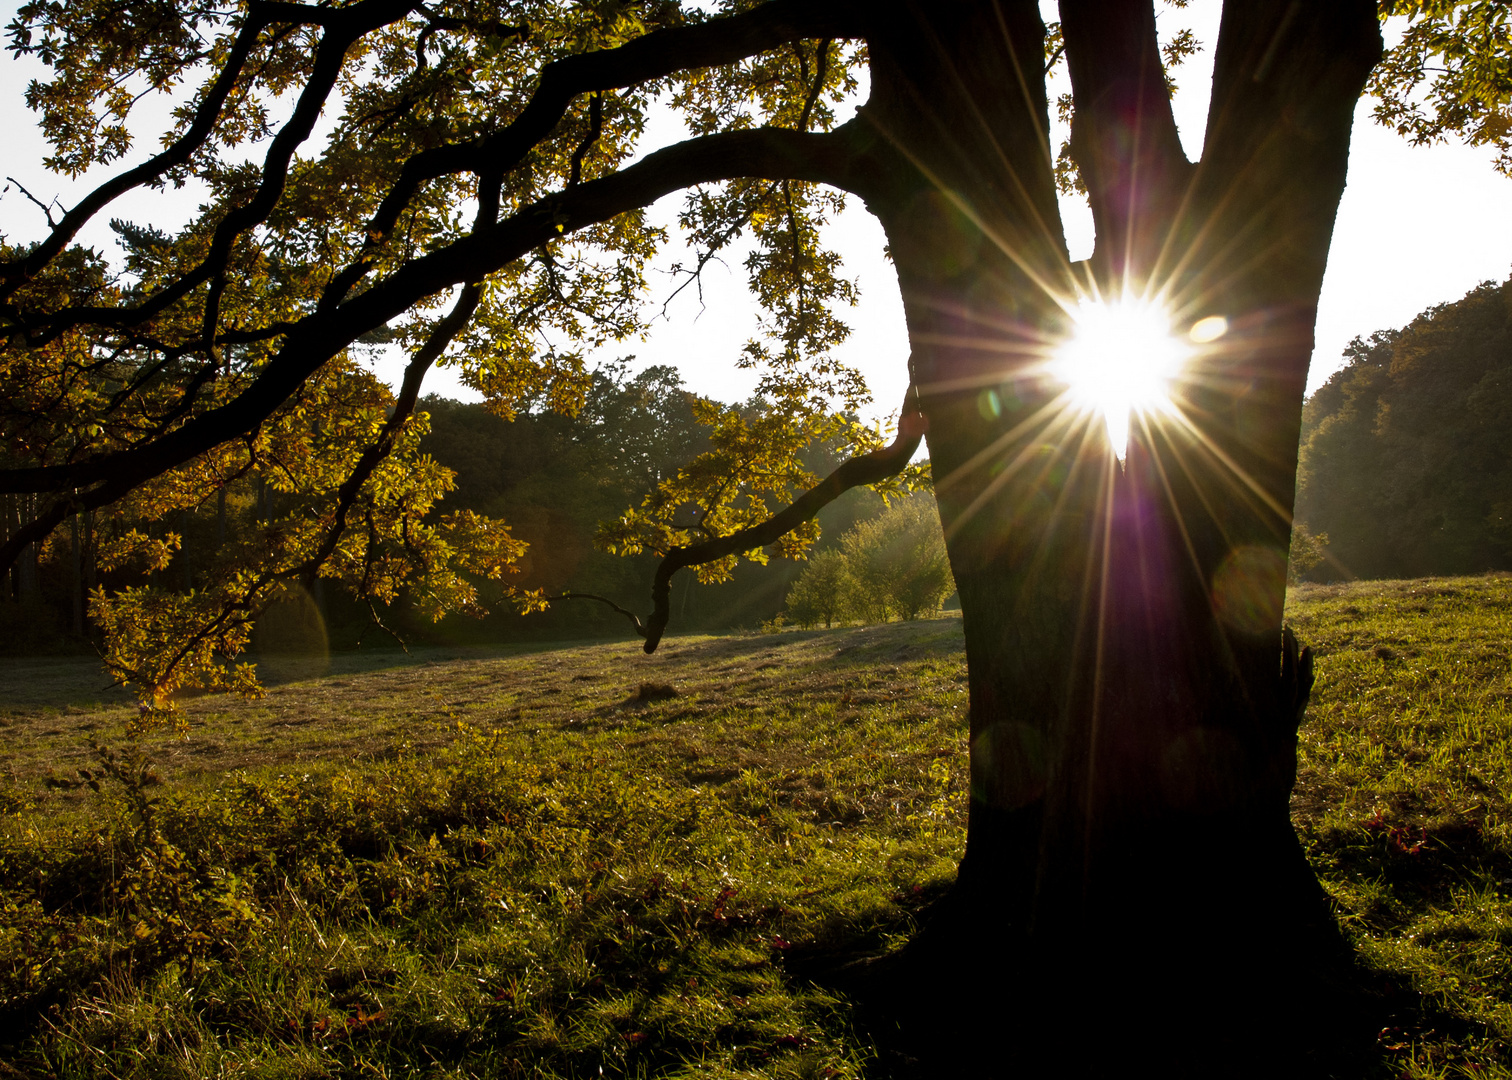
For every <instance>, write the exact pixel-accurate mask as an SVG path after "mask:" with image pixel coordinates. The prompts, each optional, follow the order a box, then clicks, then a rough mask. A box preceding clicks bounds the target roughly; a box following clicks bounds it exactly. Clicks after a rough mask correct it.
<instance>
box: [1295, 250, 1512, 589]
mask: <svg viewBox="0 0 1512 1080" xmlns="http://www.w3.org/2000/svg"><path fill="white" fill-rule="evenodd" d="M1345 355H1346V356H1347V357H1348V358H1349V362H1348V364H1347V365H1346V366H1345V367H1344V368H1342V369H1341V370H1339V371H1338V372H1336V373H1334V375H1333V376H1332V377H1331V378H1330V379H1329V380H1328V382H1327V383H1325V384H1324V385H1323V386H1322V387H1320V388H1319V389H1318V390H1317V392H1316V393H1314V394H1313V396H1312V397H1311V398H1310V399H1309V400H1308V402H1307V406H1306V408H1305V409H1304V411H1303V418H1302V447H1301V465H1300V469H1299V472H1298V477H1297V482H1298V491H1297V506H1296V516H1297V520H1298V523H1299V525H1300V526H1301V528H1300V529H1299V532H1298V535H1299V536H1300V537H1301V538H1302V541H1303V544H1302V547H1303V548H1304V549H1307V550H1315V553H1316V555H1319V556H1321V557H1319V558H1316V562H1315V565H1313V566H1312V567H1311V569H1307V570H1304V571H1303V576H1304V577H1306V578H1310V579H1313V580H1337V579H1341V578H1346V577H1362V578H1390V577H1421V576H1424V575H1430V574H1466V573H1479V572H1483V571H1487V570H1506V569H1512V279H1509V280H1508V281H1507V282H1505V283H1503V284H1500V285H1498V284H1496V283H1494V282H1486V283H1484V284H1482V285H1480V286H1479V287H1477V288H1475V289H1472V290H1471V291H1470V293H1469V294H1468V295H1466V296H1465V297H1464V299H1462V300H1459V301H1456V302H1454V303H1452V304H1441V305H1439V306H1437V307H1434V308H1430V309H1429V310H1428V311H1425V312H1424V313H1423V314H1422V315H1419V316H1418V317H1417V318H1416V319H1414V320H1413V321H1412V323H1411V324H1409V325H1408V326H1407V327H1405V328H1404V329H1401V330H1383V331H1378V332H1376V333H1374V334H1372V335H1371V336H1370V338H1369V339H1368V340H1362V339H1360V338H1356V339H1355V340H1354V341H1353V342H1351V343H1350V346H1349V348H1348V349H1346V350H1345ZM1293 549H1294V553H1295V552H1296V551H1297V550H1298V543H1297V542H1296V540H1294V542H1293Z"/></svg>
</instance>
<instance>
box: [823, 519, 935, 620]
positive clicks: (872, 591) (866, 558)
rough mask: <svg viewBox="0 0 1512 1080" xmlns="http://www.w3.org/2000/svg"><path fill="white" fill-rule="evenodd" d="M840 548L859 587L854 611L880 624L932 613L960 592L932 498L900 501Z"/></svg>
mask: <svg viewBox="0 0 1512 1080" xmlns="http://www.w3.org/2000/svg"><path fill="white" fill-rule="evenodd" d="M840 545H841V547H842V548H843V549H844V551H845V557H846V562H847V564H848V566H849V569H850V577H851V581H852V582H853V583H854V592H853V594H852V595H853V600H852V606H853V607H854V608H855V609H856V610H858V611H860V612H863V613H864V614H865V615H866V617H868V618H870V619H873V620H875V621H877V622H886V621H887V620H888V619H890V618H892V617H893V616H894V615H896V616H898V617H899V618H902V619H917V618H918V617H919V616H920V615H926V614H933V613H934V612H936V611H938V610H939V607H940V604H941V603H943V602H944V600H945V598H946V597H947V596H949V595H950V594H951V593H952V592H954V591H955V581H954V580H953V579H952V578H951V576H950V559H949V558H948V557H947V556H946V554H945V537H944V534H943V533H941V531H940V513H939V510H938V509H936V507H935V501H934V498H933V496H930V495H927V494H918V495H914V496H912V497H910V498H907V499H903V500H900V501H899V502H897V503H895V504H894V505H892V506H890V507H888V509H887V510H886V511H885V512H884V513H881V514H878V515H877V516H876V517H874V518H872V519H871V520H869V521H863V522H861V523H860V524H859V525H857V526H856V527H855V528H854V529H852V530H851V531H850V532H849V533H847V534H846V535H845V536H844V537H843V538H842V539H841V541H840Z"/></svg>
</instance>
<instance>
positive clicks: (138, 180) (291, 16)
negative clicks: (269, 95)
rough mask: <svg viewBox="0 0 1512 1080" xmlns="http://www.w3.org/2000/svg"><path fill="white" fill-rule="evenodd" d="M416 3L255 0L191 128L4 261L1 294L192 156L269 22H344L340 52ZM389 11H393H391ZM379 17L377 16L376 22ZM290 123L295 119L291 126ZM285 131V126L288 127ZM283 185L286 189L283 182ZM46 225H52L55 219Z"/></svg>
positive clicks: (96, 191) (340, 24)
mask: <svg viewBox="0 0 1512 1080" xmlns="http://www.w3.org/2000/svg"><path fill="white" fill-rule="evenodd" d="M413 6H414V5H413V4H411V3H396V2H395V0H368V2H367V3H360V4H356V5H354V6H353V7H349V8H319V7H309V6H306V5H304V4H291V3H271V2H266V0H254V2H253V3H252V4H251V10H250V11H249V13H248V17H247V21H246V22H245V23H243V24H242V28H241V30H240V31H239V32H238V33H237V35H236V41H235V42H234V43H233V44H232V46H231V53H230V55H229V56H227V58H226V63H225V65H224V66H223V67H222V68H221V71H220V74H219V75H217V76H216V79H215V81H214V82H213V83H211V85H210V89H209V90H208V91H207V92H206V94H205V97H204V100H202V101H201V102H200V104H199V107H198V108H197V109H196V110H195V113H194V120H193V121H192V122H191V123H190V125H189V128H188V130H186V131H185V132H184V134H182V135H180V136H179V137H178V138H177V139H175V140H174V142H173V145H171V146H169V147H168V148H167V149H166V150H163V151H162V152H161V153H159V154H155V155H153V156H152V157H151V158H148V159H147V160H146V161H144V162H142V164H140V165H138V166H136V167H135V168H132V169H128V170H126V171H125V172H123V173H121V174H120V175H119V176H116V177H112V178H111V179H110V180H107V181H105V183H103V184H101V185H100V186H99V187H97V188H95V189H94V190H93V191H91V192H90V193H89V194H88V195H86V196H85V197H84V198H83V199H81V200H80V201H79V203H78V204H77V205H76V206H74V208H73V209H72V210H70V211H68V212H67V213H66V214H64V215H63V220H62V221H60V222H58V223H57V225H56V226H54V228H53V230H52V232H51V234H49V236H48V237H47V239H46V240H44V241H42V243H40V244H38V245H37V246H36V247H35V248H33V249H32V250H31V251H30V252H29V253H28V254H27V256H26V258H24V259H19V260H16V261H14V262H9V263H0V282H3V284H0V299H4V298H8V297H9V296H11V295H12V294H13V293H14V292H15V291H16V289H17V288H19V287H20V286H21V285H22V284H23V283H25V282H26V281H28V280H30V279H31V278H33V277H35V276H36V275H37V274H38V273H40V272H41V270H42V269H43V268H44V267H45V266H47V265H48V264H49V263H50V262H52V260H53V259H55V258H57V257H58V255H59V253H60V252H62V251H63V249H64V248H65V247H67V246H68V243H69V241H71V240H72V239H73V238H74V237H75V236H77V235H78V232H79V230H80V229H82V228H83V227H84V225H85V224H86V223H87V222H88V221H89V220H90V219H91V218H92V217H94V216H95V214H97V213H99V212H100V211H101V210H102V209H104V208H105V207H106V206H108V205H109V204H110V203H111V202H112V201H114V200H115V199H116V198H118V197H119V196H121V195H123V194H125V193H126V192H127V191H130V190H131V189H132V188H134V187H139V186H140V185H142V184H145V183H148V182H149V181H151V180H154V179H156V178H157V177H159V176H161V175H162V174H163V173H164V172H166V171H167V170H169V169H171V168H174V167H175V166H179V165H183V164H184V163H185V162H187V161H188V160H189V158H190V157H191V156H192V155H193V153H194V152H195V151H196V150H198V149H199V148H200V146H202V145H203V144H204V142H205V140H206V139H207V138H209V136H210V133H211V131H212V130H213V129H214V127H215V121H216V120H217V119H218V118H219V116H220V110H221V107H222V106H223V105H225V103H226V98H227V97H229V96H230V94H231V91H232V89H233V88H234V87H235V86H236V80H237V78H238V77H239V76H240V75H241V72H242V68H243V67H245V66H246V62H247V58H248V56H250V55H251V52H252V47H253V46H254V45H255V44H256V43H257V35H258V34H260V33H261V32H262V31H263V29H264V28H265V27H267V26H269V25H270V24H273V23H312V24H316V25H319V26H322V27H326V28H330V27H342V28H343V29H344V30H345V31H346V32H347V33H349V34H350V37H348V38H347V41H346V43H345V44H343V45H342V47H341V52H342V53H345V51H346V48H347V46H348V45H350V44H351V42H352V41H355V40H356V39H357V38H358V37H360V36H362V34H365V33H367V32H368V30H370V29H376V28H377V27H378V26H382V25H384V23H387V22H392V21H393V20H394V19H398V18H402V17H403V16H404V15H405V14H407V13H408V11H409V10H410V9H411V8H412V7H413ZM390 12H393V14H391V15H390V14H389V13H390ZM375 18H376V20H377V21H374V19H375ZM328 37H329V35H328ZM324 44H325V42H324V41H322V46H324ZM327 93H329V88H327ZM323 102H324V95H322V98H321V102H320V103H316V105H315V107H314V113H315V115H316V116H318V115H319V112H320V104H322V103H323ZM312 122H313V120H312ZM292 124H293V121H292V120H291V121H290V125H291V126H292ZM287 130H288V128H287V127H286V128H285V131H287ZM303 140H304V137H303V136H301V138H300V139H299V140H298V141H300V142H302V141H303ZM273 153H274V151H273V150H272V149H270V150H269V157H270V159H271V158H272V156H273ZM289 153H291V154H292V153H293V148H292V147H290V148H289ZM280 190H282V186H281V185H280ZM48 224H49V225H51V224H52V221H51V219H49V221H48ZM198 280H201V281H202V280H204V278H203V277H201V278H200V279H198ZM190 287H192V286H190ZM184 291H187V289H186V290H184ZM170 302H171V301H170Z"/></svg>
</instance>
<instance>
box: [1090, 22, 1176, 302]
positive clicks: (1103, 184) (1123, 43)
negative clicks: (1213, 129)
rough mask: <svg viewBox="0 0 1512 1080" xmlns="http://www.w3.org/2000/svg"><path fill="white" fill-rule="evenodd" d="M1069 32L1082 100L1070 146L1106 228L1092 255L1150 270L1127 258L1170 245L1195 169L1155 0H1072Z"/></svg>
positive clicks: (1102, 262) (1103, 266) (1120, 267)
mask: <svg viewBox="0 0 1512 1080" xmlns="http://www.w3.org/2000/svg"><path fill="white" fill-rule="evenodd" d="M1061 33H1062V35H1063V37H1064V41H1065V50H1066V64H1067V68H1068V70H1069V73H1070V75H1071V88H1072V92H1073V95H1074V97H1075V102H1076V115H1075V118H1074V119H1073V121H1072V130H1071V153H1072V156H1073V157H1074V158H1075V159H1076V164H1077V167H1078V168H1079V169H1080V170H1081V175H1082V179H1083V180H1084V181H1085V182H1086V185H1087V193H1088V199H1089V201H1090V202H1091V204H1092V215H1093V219H1094V221H1095V223H1096V227H1097V253H1096V255H1095V256H1094V259H1093V263H1094V265H1095V266H1097V267H1098V268H1099V269H1100V270H1103V271H1104V272H1106V273H1108V274H1122V273H1124V272H1125V271H1126V270H1128V271H1132V272H1133V273H1134V274H1135V275H1143V274H1147V273H1149V272H1151V270H1152V269H1153V268H1152V267H1148V266H1138V265H1130V264H1129V262H1128V260H1129V259H1130V258H1131V257H1133V256H1134V254H1135V253H1139V252H1143V251H1150V250H1154V251H1159V250H1161V246H1162V243H1163V241H1164V239H1165V237H1166V235H1167V234H1168V233H1169V231H1170V228H1171V223H1172V221H1173V220H1174V218H1175V215H1176V212H1177V210H1178V208H1179V207H1180V205H1181V201H1182V199H1183V198H1184V197H1185V196H1186V193H1187V188H1188V185H1189V184H1190V182H1191V176H1192V165H1191V163H1190V162H1188V161H1187V159H1186V154H1185V153H1184V152H1183V151H1182V149H1181V139H1180V137H1179V136H1178V134H1177V131H1176V119H1175V117H1174V116H1173V114H1172V113H1171V98H1170V95H1169V94H1168V93H1167V92H1166V85H1165V77H1164V70H1165V69H1164V68H1163V66H1162V65H1161V60H1160V41H1159V38H1158V37H1157V35H1156V31H1155V10H1154V3H1153V0H1066V2H1065V3H1063V4H1062V5H1061ZM1131 135H1132V138H1131ZM1151 238H1153V240H1154V242H1153V244H1152V243H1151Z"/></svg>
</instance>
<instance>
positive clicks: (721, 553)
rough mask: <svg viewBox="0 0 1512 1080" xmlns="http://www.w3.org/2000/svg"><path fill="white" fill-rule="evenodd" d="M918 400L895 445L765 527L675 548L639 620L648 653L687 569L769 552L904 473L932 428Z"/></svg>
mask: <svg viewBox="0 0 1512 1080" xmlns="http://www.w3.org/2000/svg"><path fill="white" fill-rule="evenodd" d="M912 394H913V387H909V390H908V394H907V395H905V398H904V412H903V415H902V416H900V417H899V418H898V434H897V437H896V438H894V439H893V441H892V444H891V445H889V446H886V447H883V448H882V449H881V450H873V451H872V452H871V453H869V454H859V455H857V456H856V457H853V458H851V459H849V460H848V461H846V462H845V463H844V464H842V465H841V466H840V467H839V468H838V469H836V470H835V471H834V472H832V473H830V474H829V475H828V476H827V477H825V478H824V479H823V480H821V481H820V482H819V483H817V484H815V485H814V486H813V487H811V488H809V489H808V490H807V491H805V492H804V493H803V494H802V495H800V496H799V497H798V498H797V499H796V500H794V502H793V503H792V505H790V506H788V507H787V508H786V509H785V510H780V511H778V512H777V513H775V514H773V515H772V516H771V517H769V518H767V519H766V520H765V521H763V522H762V523H761V524H760V525H753V526H752V527H751V528H749V529H742V530H740V532H737V533H731V534H730V535H729V536H721V537H719V538H718V539H717V540H706V541H704V542H703V543H702V544H694V545H692V546H691V547H680V548H673V549H672V550H671V551H669V552H667V554H666V555H665V556H664V557H663V558H662V561H661V565H660V566H658V567H657V568H656V578H655V580H654V581H653V582H652V585H651V603H652V611H651V617H650V618H648V619H647V620H646V623H645V627H644V628H642V627H641V626H640V622H639V620H637V621H636V629H637V630H638V631H639V632H640V634H641V636H642V637H644V638H645V639H646V643H645V645H644V646H643V647H644V649H645V650H646V652H648V653H651V652H655V651H656V646H657V645H658V644H660V643H661V639H662V634H663V633H665V632H666V629H667V620H668V619H669V618H670V617H671V595H672V575H673V574H675V573H677V572H678V571H679V570H681V569H683V568H684V567H688V566H698V565H701V564H702V563H708V562H714V561H715V560H716V559H723V558H725V557H726V556H728V555H737V554H739V553H740V552H742V551H751V550H753V549H755V548H761V547H766V545H768V544H771V543H774V542H775V541H776V540H777V539H779V538H780V537H781V536H783V534H785V533H789V532H792V531H793V530H794V529H796V528H797V527H798V526H800V525H802V524H803V523H804V522H805V521H808V520H809V519H810V518H812V517H813V516H814V515H815V514H817V513H818V512H819V511H820V510H823V509H824V508H825V507H826V506H828V505H829V504H830V503H832V502H834V501H835V500H836V499H837V498H839V497H840V496H841V495H843V494H845V493H846V492H847V491H849V490H850V489H851V488H853V487H859V486H860V485H862V484H875V483H877V482H878V481H879V480H885V479H887V478H888V477H889V476H895V475H897V474H898V473H900V472H902V471H903V469H904V467H905V466H907V465H908V462H909V460H910V459H912V457H913V456H914V452H915V451H916V450H918V448H919V440H920V439H922V438H923V437H924V432H925V428H926V423H925V420H924V415H923V414H922V413H920V412H918V411H917V409H918V407H917V405H915V404H914V402H913V401H912V400H911V397H912Z"/></svg>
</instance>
